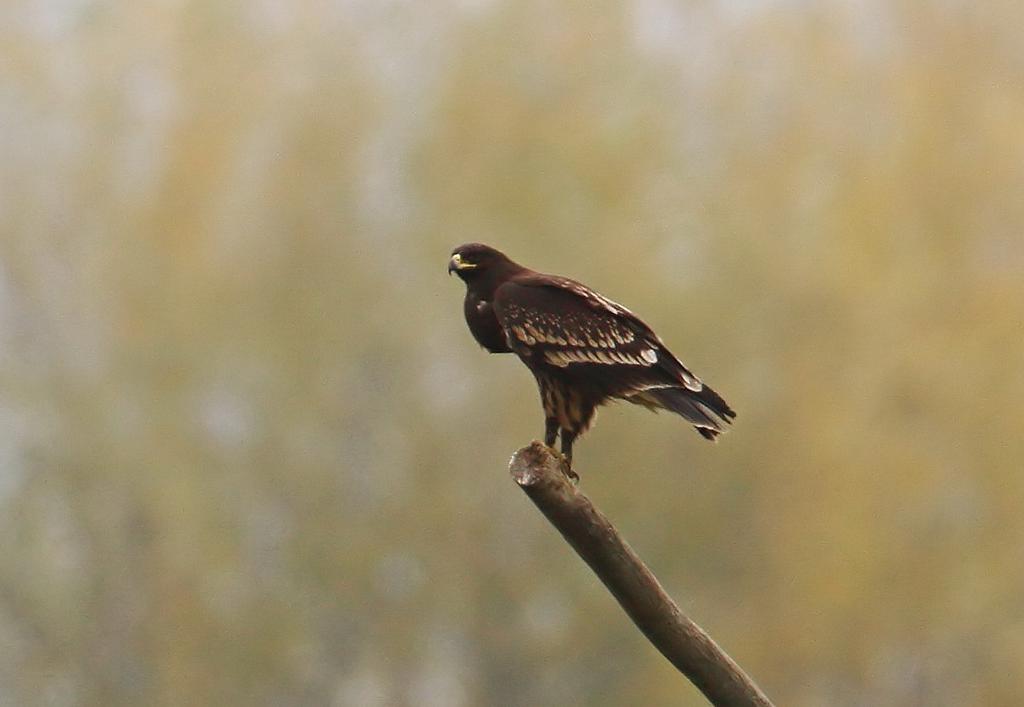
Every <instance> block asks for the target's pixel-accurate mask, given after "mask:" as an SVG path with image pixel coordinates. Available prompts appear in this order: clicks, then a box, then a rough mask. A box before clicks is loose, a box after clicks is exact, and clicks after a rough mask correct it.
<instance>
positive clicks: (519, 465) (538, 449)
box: [508, 440, 561, 486]
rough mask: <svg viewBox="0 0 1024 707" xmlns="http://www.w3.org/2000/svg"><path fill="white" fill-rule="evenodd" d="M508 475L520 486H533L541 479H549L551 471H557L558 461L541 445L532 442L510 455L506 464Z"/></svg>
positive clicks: (537, 442) (535, 441)
mask: <svg viewBox="0 0 1024 707" xmlns="http://www.w3.org/2000/svg"><path fill="white" fill-rule="evenodd" d="M508 470H509V473H510V474H511V475H512V478H513V479H514V480H515V482H516V483H517V484H519V485H520V486H533V485H535V484H537V483H539V482H540V481H541V480H542V479H543V478H545V477H548V478H551V476H550V474H551V472H552V471H555V472H558V473H561V472H560V471H559V460H558V458H557V457H556V456H555V454H554V453H553V452H552V451H551V450H550V449H549V448H548V447H547V446H546V445H545V444H544V443H543V442H539V441H537V440H534V441H533V442H531V443H530V444H529V445H527V446H525V447H523V448H522V449H520V450H518V451H517V452H516V453H515V454H513V455H512V459H511V460H509V464H508Z"/></svg>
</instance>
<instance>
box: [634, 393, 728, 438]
mask: <svg viewBox="0 0 1024 707" xmlns="http://www.w3.org/2000/svg"><path fill="white" fill-rule="evenodd" d="M640 397H641V399H640V400H638V401H637V402H640V403H641V404H646V405H649V406H652V407H658V408H662V409H664V410H669V411H671V412H674V413H676V414H677V415H679V416H680V417H682V418H683V419H685V420H687V421H688V422H690V423H691V424H692V425H693V426H694V427H695V428H696V429H697V432H699V433H700V434H701V436H702V437H704V438H705V439H710V440H712V441H713V440H714V439H715V437H717V436H718V435H720V434H721V433H722V432H724V431H725V429H726V427H725V425H727V424H729V423H731V422H732V420H733V418H735V417H736V413H735V412H733V409H732V408H730V407H729V404H728V403H727V402H725V400H723V399H722V396H720V395H719V394H718V393H716V392H715V391H714V390H712V389H711V388H709V387H708V386H706V385H705V386H704V387H703V388H701V389H700V390H699V391H693V390H690V389H689V388H684V387H672V388H650V389H648V390H645V391H644V392H643V393H642V395H641V396H640ZM652 404H653V405H652Z"/></svg>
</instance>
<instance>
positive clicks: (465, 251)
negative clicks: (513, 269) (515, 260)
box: [448, 243, 512, 282]
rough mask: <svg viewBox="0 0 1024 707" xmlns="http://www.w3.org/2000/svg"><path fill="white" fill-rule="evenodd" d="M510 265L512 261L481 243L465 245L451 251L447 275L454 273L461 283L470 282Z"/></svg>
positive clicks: (498, 251)
mask: <svg viewBox="0 0 1024 707" xmlns="http://www.w3.org/2000/svg"><path fill="white" fill-rule="evenodd" d="M510 264H512V261H511V260H509V259H508V257H507V256H506V255H505V254H504V253H502V252H501V251H500V250H495V249H494V248H491V247H490V246H487V245H484V244H483V243H466V244H465V245H460V246H459V247H458V248H456V249H455V250H453V251H452V257H451V259H449V260H448V274H449V275H451V274H452V273H455V274H456V275H458V276H459V277H460V278H462V280H463V281H465V282H471V281H473V280H479V279H481V278H483V277H484V276H485V275H488V274H493V273H494V271H495V270H497V269H501V268H503V267H505V266H507V265H510Z"/></svg>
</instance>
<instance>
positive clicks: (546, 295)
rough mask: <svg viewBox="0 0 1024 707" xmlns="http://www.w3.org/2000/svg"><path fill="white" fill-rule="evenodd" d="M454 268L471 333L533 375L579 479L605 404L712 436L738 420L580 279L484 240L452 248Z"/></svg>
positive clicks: (547, 424) (649, 332)
mask: <svg viewBox="0 0 1024 707" xmlns="http://www.w3.org/2000/svg"><path fill="white" fill-rule="evenodd" d="M453 273H454V274H455V275H457V276H458V277H459V278H460V279H461V280H462V281H463V282H464V283H465V284H466V299H465V302H464V305H463V311H464V314H465V318H466V324H468V325H469V331H470V333H471V334H472V335H473V338H474V339H476V341H477V343H479V344H480V346H482V347H483V348H484V349H486V350H487V351H489V352H491V353H514V354H515V355H517V356H518V357H519V359H520V360H521V361H522V362H523V363H524V364H526V366H527V368H529V369H530V371H531V372H532V373H533V375H534V377H535V378H536V380H537V386H538V388H539V390H540V398H541V404H542V405H543V408H544V443H545V444H546V445H547V446H548V447H550V448H552V449H554V448H555V441H556V438H558V437H560V438H561V453H562V455H563V457H564V460H565V468H566V469H567V473H568V474H569V475H570V476H571V477H572V478H573V479H574V480H575V479H578V476H577V475H576V473H575V472H574V471H573V470H572V453H573V443H574V442H575V441H576V439H577V438H578V437H579V436H580V435H582V434H583V433H584V432H586V431H587V430H588V428H590V426H591V425H592V423H593V421H594V417H595V415H596V412H597V408H598V406H600V405H603V404H605V403H608V402H611V401H615V400H623V401H626V402H629V403H633V404H636V405H642V406H643V407H646V408H648V409H650V410H654V411H658V410H668V411H670V412H673V413H675V414H677V415H679V416H680V417H682V418H683V419H684V420H686V421H687V422H689V423H690V424H691V425H693V427H694V429H696V431H697V432H698V433H699V434H700V435H701V436H702V437H704V438H705V439H708V440H711V441H715V439H716V437H718V435H719V434H721V433H722V432H724V431H725V430H726V427H727V425H729V424H731V423H732V420H733V419H734V418H735V417H736V413H735V412H734V411H733V410H732V408H730V407H729V405H728V403H726V402H725V400H724V399H722V396H720V395H719V394H718V393H716V392H715V391H714V390H713V389H711V388H710V387H709V386H708V385H706V384H705V383H704V382H703V381H702V380H701V379H700V378H698V377H697V376H695V375H694V374H693V373H691V372H690V370H689V369H688V368H686V366H684V365H683V364H682V363H681V362H680V361H679V359H678V358H676V356H675V355H674V354H673V353H672V352H671V351H669V349H668V347H667V346H665V343H664V342H663V341H662V340H661V338H660V337H659V336H658V335H657V334H655V333H654V330H653V329H651V327H649V326H648V325H647V324H645V323H644V322H643V320H641V319H640V318H639V317H638V316H637V315H635V314H633V312H631V311H630V310H628V309H626V308H625V307H623V306H622V305H621V304H618V303H617V302H614V301H612V300H610V299H608V298H607V297H605V296H604V295H602V294H600V293H598V292H597V291H595V290H593V289H591V288H590V287H587V286H586V285H584V284H583V283H581V282H577V281H576V280H572V279H570V278H568V277H562V276H560V275H548V274H544V273H540V272H536V271H534V270H531V269H529V268H527V267H524V266H522V265H520V264H519V263H516V262H515V261H513V260H511V259H510V258H509V257H508V256H506V255H505V254H504V253H502V252H501V251H499V250H497V249H495V248H492V247H490V246H488V245H484V244H482V243H466V244H464V245H460V246H459V247H457V248H455V249H454V250H453V251H452V252H451V256H450V257H449V260H448V274H449V276H450V275H451V274H453Z"/></svg>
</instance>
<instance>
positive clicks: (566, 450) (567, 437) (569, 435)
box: [562, 429, 580, 481]
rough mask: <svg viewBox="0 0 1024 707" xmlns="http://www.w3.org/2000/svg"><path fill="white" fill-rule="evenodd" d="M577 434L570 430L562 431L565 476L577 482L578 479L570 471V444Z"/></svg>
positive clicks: (574, 473) (575, 474)
mask: <svg viewBox="0 0 1024 707" xmlns="http://www.w3.org/2000/svg"><path fill="white" fill-rule="evenodd" d="M577 434H579V433H578V432H573V431H571V430H566V429H563V430H562V456H563V457H565V475H566V476H568V477H569V478H570V479H572V480H573V481H579V480H580V477H579V474H577V473H576V472H575V471H573V470H572V443H573V440H575V439H576V435H577Z"/></svg>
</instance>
